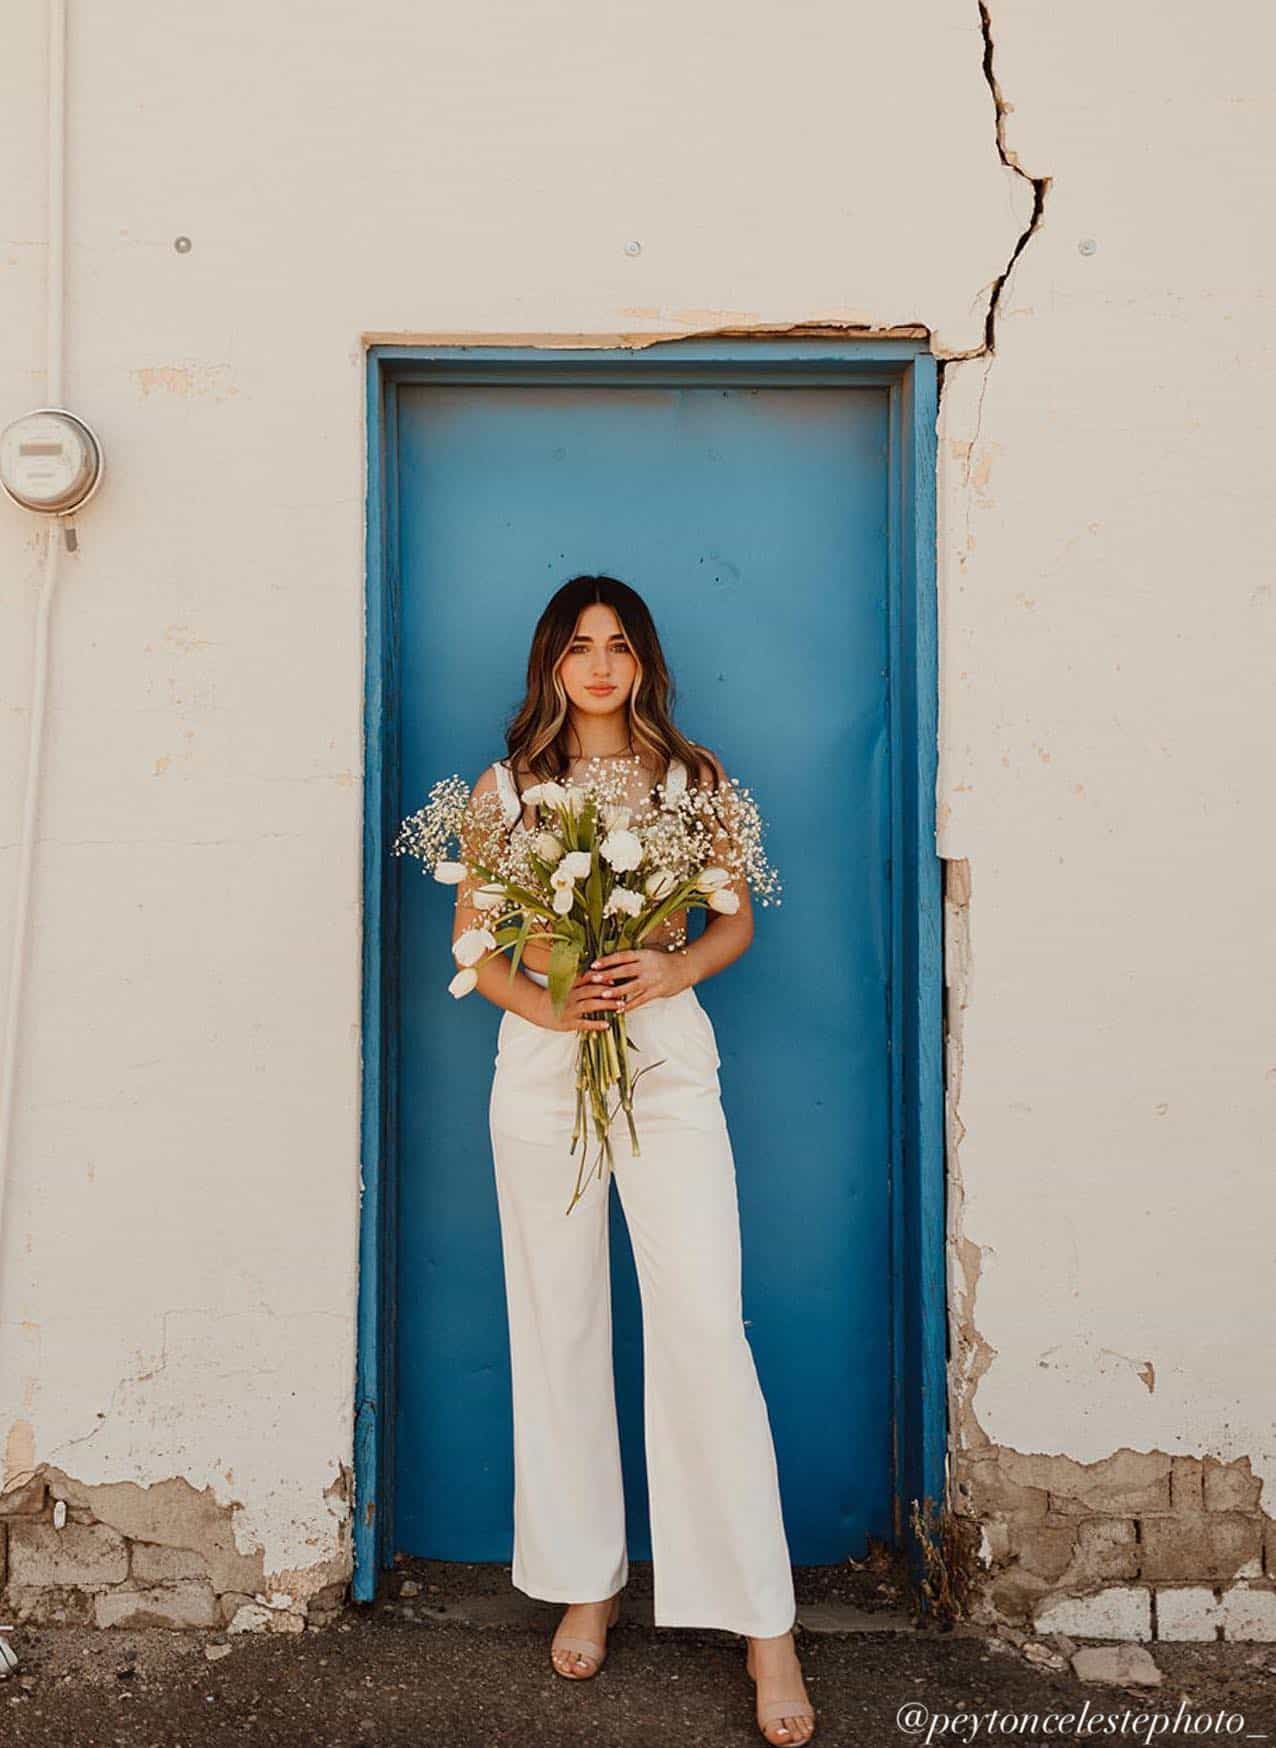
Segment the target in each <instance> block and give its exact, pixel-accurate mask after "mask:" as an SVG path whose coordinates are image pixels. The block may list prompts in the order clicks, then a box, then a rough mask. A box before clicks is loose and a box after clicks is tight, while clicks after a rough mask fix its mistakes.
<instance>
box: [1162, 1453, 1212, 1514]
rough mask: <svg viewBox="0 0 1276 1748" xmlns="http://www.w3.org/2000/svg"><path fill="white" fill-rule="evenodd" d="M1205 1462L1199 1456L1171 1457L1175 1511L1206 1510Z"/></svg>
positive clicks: (1171, 1494) (1172, 1496)
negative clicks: (1204, 1488) (1203, 1474)
mask: <svg viewBox="0 0 1276 1748" xmlns="http://www.w3.org/2000/svg"><path fill="white" fill-rule="evenodd" d="M1203 1470H1204V1464H1203V1463H1202V1462H1201V1459H1200V1458H1199V1457H1172V1458H1171V1459H1170V1505H1171V1507H1172V1508H1173V1509H1174V1510H1175V1511H1204V1510H1205V1496H1204V1492H1203V1489H1202V1473H1203Z"/></svg>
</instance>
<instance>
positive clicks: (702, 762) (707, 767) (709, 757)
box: [688, 740, 727, 786]
mask: <svg viewBox="0 0 1276 1748" xmlns="http://www.w3.org/2000/svg"><path fill="white" fill-rule="evenodd" d="M691 745H692V747H693V748H694V749H695V753H696V758H697V765H698V768H697V770H696V771H695V772H694V773H688V774H689V775H690V776H691V780H692V782H693V783H699V784H702V785H705V786H709V785H711V784H712V782H713V777H714V775H716V776H717V779H718V781H719V783H725V782H726V780H727V773H726V770H725V768H724V767H723V763H722V760H721V759H720V758H719V757H718V755H717V753H715V752H713V751H712V750H711V749H710V748H709V747H706V746H703V745H701V743H700V742H699V741H698V740H693V741H692V743H691Z"/></svg>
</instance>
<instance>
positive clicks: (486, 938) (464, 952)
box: [452, 929, 496, 965]
mask: <svg viewBox="0 0 1276 1748" xmlns="http://www.w3.org/2000/svg"><path fill="white" fill-rule="evenodd" d="M495 945H496V936H495V935H494V934H493V933H492V931H491V929H466V931H465V933H464V934H463V935H458V936H457V937H456V939H455V940H454V941H453V943H452V957H453V958H454V959H455V960H456V962H457V964H458V965H477V964H478V962H479V960H480V959H481V958H482V957H483V955H484V953H490V952H491V951H492V949H493V947H495Z"/></svg>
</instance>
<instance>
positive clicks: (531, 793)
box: [519, 783, 545, 807]
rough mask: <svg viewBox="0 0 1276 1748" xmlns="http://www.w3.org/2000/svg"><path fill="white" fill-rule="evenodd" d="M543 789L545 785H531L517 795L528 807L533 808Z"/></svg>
mask: <svg viewBox="0 0 1276 1748" xmlns="http://www.w3.org/2000/svg"><path fill="white" fill-rule="evenodd" d="M544 787H545V785H544V784H543V783H532V784H530V785H529V787H528V788H526V789H521V790H520V791H519V794H520V795H521V796H522V798H523V800H524V801H525V802H526V803H527V804H528V806H529V807H535V805H536V803H537V802H538V801H539V800H540V798H541V792H542V790H543V789H544Z"/></svg>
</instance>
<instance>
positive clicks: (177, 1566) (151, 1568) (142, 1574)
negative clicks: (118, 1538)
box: [133, 1542, 208, 1584]
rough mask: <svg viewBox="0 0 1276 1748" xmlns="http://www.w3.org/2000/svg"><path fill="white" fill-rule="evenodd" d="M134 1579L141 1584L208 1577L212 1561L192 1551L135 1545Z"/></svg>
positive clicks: (146, 1543)
mask: <svg viewBox="0 0 1276 1748" xmlns="http://www.w3.org/2000/svg"><path fill="white" fill-rule="evenodd" d="M133 1577H134V1578H135V1579H136V1580H137V1582H138V1583H139V1584H177V1583H179V1582H180V1581H181V1580H182V1579H183V1578H207V1577H208V1561H207V1560H206V1559H205V1558H204V1556H203V1555H202V1554H197V1553H195V1551H194V1550H193V1549H192V1548H161V1547H160V1546H158V1544H157V1543H155V1542H134V1543H133Z"/></svg>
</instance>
